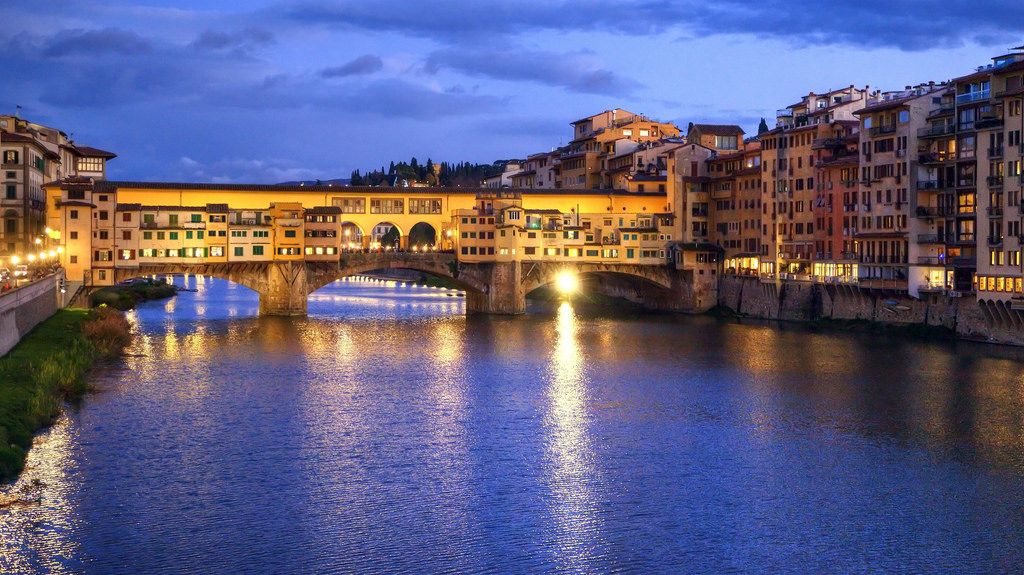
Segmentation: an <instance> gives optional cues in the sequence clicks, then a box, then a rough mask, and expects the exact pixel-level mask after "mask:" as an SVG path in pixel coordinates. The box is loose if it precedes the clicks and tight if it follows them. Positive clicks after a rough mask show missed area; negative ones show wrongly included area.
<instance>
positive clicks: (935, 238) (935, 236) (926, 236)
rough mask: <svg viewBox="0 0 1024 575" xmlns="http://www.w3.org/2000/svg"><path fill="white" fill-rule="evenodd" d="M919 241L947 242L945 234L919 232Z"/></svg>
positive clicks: (923, 242)
mask: <svg viewBox="0 0 1024 575" xmlns="http://www.w3.org/2000/svg"><path fill="white" fill-rule="evenodd" d="M917 243H919V244H944V243H946V238H945V236H940V235H939V234H917Z"/></svg>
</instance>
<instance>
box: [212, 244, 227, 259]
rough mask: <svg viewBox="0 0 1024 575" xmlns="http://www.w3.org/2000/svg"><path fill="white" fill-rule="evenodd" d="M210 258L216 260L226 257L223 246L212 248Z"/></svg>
mask: <svg viewBox="0 0 1024 575" xmlns="http://www.w3.org/2000/svg"><path fill="white" fill-rule="evenodd" d="M210 256H211V257H215V258H220V257H224V248H223V247H221V246H212V247H211V248H210Z"/></svg>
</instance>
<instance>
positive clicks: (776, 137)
mask: <svg viewBox="0 0 1024 575" xmlns="http://www.w3.org/2000/svg"><path fill="white" fill-rule="evenodd" d="M869 96H870V95H869V92H868V88H864V89H857V88H854V87H853V86H850V87H848V88H844V89H842V90H833V91H829V92H826V93H825V94H815V93H813V92H812V93H810V94H808V95H807V96H804V97H803V98H801V100H800V102H797V103H796V104H793V105H790V106H788V107H786V108H783V109H781V110H778V111H777V112H776V127H775V128H774V129H772V130H769V131H768V132H765V133H764V134H761V135H760V140H761V170H762V188H761V200H762V205H765V204H767V205H768V208H766V209H764V211H763V213H762V224H761V231H762V237H761V254H762V260H761V262H760V265H761V270H760V271H761V275H762V276H763V277H764V278H765V279H774V278H775V277H782V278H795V279H805V280H810V279H811V277H812V272H813V267H812V262H813V258H814V256H815V255H816V253H815V237H816V236H815V229H816V222H815V212H814V207H815V203H816V200H817V198H816V195H817V190H816V187H815V179H814V178H815V150H814V142H815V140H819V141H820V140H823V139H827V138H828V137H830V136H832V135H833V133H834V128H833V127H832V124H833V123H835V122H840V121H850V120H854V119H855V118H854V116H853V112H854V111H855V110H857V109H859V108H863V107H864V105H865V103H867V102H868V98H869Z"/></svg>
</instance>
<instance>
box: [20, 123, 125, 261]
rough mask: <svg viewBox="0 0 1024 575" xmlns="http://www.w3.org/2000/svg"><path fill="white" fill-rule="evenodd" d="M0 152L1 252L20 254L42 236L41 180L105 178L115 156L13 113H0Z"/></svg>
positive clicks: (32, 248) (43, 197)
mask: <svg viewBox="0 0 1024 575" xmlns="http://www.w3.org/2000/svg"><path fill="white" fill-rule="evenodd" d="M0 154H2V156H3V160H2V161H3V165H2V167H0V171H2V174H0V175H2V176H3V193H2V195H0V221H2V224H0V255H3V256H11V255H20V256H22V257H24V256H25V255H26V254H27V253H29V252H33V251H35V250H36V249H37V248H36V239H40V240H41V241H42V240H43V239H45V238H44V237H43V236H44V235H45V228H46V192H45V191H43V185H44V184H45V183H47V182H52V181H53V180H56V179H59V178H62V177H65V176H73V175H82V176H87V177H90V178H95V179H103V178H105V177H106V171H107V167H106V162H107V160H110V159H112V158H115V157H116V156H115V155H114V154H111V153H110V152H105V151H103V150H98V149H96V148H90V147H88V146H78V145H76V144H75V143H74V142H73V141H71V140H69V139H68V138H67V135H66V134H64V132H61V131H59V130H55V129H53V128H47V127H46V126H40V125H39V124H34V123H32V122H28V121H26V120H22V119H21V118H19V117H17V116H0ZM52 239H53V238H51V240H52Z"/></svg>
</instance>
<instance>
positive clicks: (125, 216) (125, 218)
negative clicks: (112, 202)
mask: <svg viewBox="0 0 1024 575" xmlns="http://www.w3.org/2000/svg"><path fill="white" fill-rule="evenodd" d="M121 221H122V222H130V221H132V213H131V212H121Z"/></svg>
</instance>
